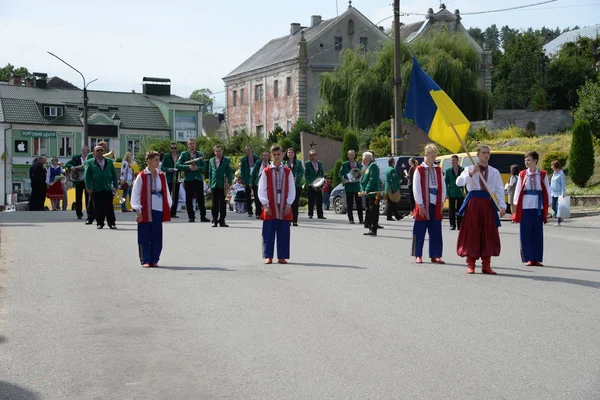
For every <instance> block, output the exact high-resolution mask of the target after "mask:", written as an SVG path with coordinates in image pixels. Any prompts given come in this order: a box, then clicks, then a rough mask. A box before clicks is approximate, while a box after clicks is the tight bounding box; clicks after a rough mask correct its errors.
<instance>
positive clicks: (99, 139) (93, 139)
mask: <svg viewBox="0 0 600 400" xmlns="http://www.w3.org/2000/svg"><path fill="white" fill-rule="evenodd" d="M89 141H90V143H88V144H89V146H90V151H94V147H96V143H98V142H102V141H105V142H106V146H107V148H108V151H110V149H111V147H110V141H111V138H103V137H98V136H94V137H90V138H89Z"/></svg>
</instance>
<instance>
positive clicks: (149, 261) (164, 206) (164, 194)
mask: <svg viewBox="0 0 600 400" xmlns="http://www.w3.org/2000/svg"><path fill="white" fill-rule="evenodd" d="M146 164H147V165H148V166H147V167H146V169H144V170H143V171H142V172H140V173H139V174H138V176H137V178H136V179H135V183H134V184H133V190H132V193H131V207H132V208H133V209H134V210H135V211H136V213H137V216H136V221H137V223H138V246H139V255H140V261H141V263H142V267H144V268H149V267H158V260H159V259H160V253H161V252H162V243H163V226H162V223H163V222H164V221H170V220H171V201H172V200H171V195H170V194H169V189H168V185H167V178H166V175H165V173H164V172H162V171H161V170H160V169H159V168H158V165H159V164H160V155H159V153H158V152H156V151H149V152H148V153H146Z"/></svg>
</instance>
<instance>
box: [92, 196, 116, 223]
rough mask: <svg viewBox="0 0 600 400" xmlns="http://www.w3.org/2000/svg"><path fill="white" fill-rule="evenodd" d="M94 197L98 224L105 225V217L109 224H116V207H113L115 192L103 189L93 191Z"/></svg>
mask: <svg viewBox="0 0 600 400" xmlns="http://www.w3.org/2000/svg"><path fill="white" fill-rule="evenodd" d="M92 196H93V197H94V213H95V214H96V225H98V226H104V218H106V222H107V223H108V225H109V226H111V225H115V224H116V222H117V219H116V217H115V209H114V208H113V192H112V191H110V190H103V191H101V192H93V194H92Z"/></svg>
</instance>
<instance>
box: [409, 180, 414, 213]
mask: <svg viewBox="0 0 600 400" xmlns="http://www.w3.org/2000/svg"><path fill="white" fill-rule="evenodd" d="M408 199H409V202H410V213H411V214H412V212H413V210H414V209H415V194H414V193H413V187H412V185H409V186H408Z"/></svg>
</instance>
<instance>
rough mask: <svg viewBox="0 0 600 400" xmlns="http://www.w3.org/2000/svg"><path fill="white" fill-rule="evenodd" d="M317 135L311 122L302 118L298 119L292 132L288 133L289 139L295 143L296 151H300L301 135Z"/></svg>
mask: <svg viewBox="0 0 600 400" xmlns="http://www.w3.org/2000/svg"><path fill="white" fill-rule="evenodd" d="M302 132H306V133H315V129H314V127H313V125H312V124H311V123H310V122H307V121H305V120H303V119H302V118H298V120H297V121H296V123H295V124H294V126H293V127H292V130H291V131H289V132H288V137H289V138H290V139H291V140H292V142H293V143H294V149H295V150H296V151H300V133H302Z"/></svg>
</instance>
